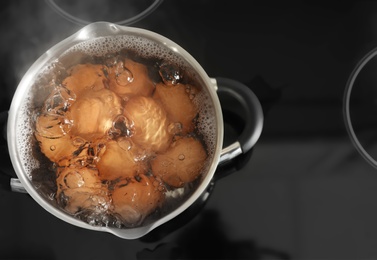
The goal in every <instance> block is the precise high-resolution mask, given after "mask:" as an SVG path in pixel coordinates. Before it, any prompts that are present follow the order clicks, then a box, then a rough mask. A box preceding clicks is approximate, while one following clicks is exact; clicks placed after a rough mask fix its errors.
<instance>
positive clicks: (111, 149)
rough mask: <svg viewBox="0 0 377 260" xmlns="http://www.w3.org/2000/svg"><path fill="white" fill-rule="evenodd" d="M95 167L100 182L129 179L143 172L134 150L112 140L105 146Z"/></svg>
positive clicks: (141, 164) (143, 167)
mask: <svg viewBox="0 0 377 260" xmlns="http://www.w3.org/2000/svg"><path fill="white" fill-rule="evenodd" d="M96 166H97V168H98V171H99V176H100V178H101V179H102V180H116V179H122V178H126V177H130V178H131V177H133V176H135V175H137V174H140V173H144V171H145V166H144V164H143V162H142V161H138V160H137V155H136V154H135V153H134V148H132V147H130V148H129V149H127V148H125V147H123V146H122V145H120V144H119V143H118V142H117V141H114V140H111V141H108V142H107V143H106V144H105V147H104V149H103V154H102V155H101V156H100V158H99V160H98V162H97V164H96Z"/></svg>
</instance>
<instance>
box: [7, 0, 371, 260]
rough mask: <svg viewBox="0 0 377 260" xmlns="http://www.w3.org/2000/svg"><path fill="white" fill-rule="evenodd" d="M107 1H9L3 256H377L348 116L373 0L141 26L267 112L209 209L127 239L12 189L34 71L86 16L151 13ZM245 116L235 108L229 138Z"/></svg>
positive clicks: (240, 11)
mask: <svg viewBox="0 0 377 260" xmlns="http://www.w3.org/2000/svg"><path fill="white" fill-rule="evenodd" d="M51 2H53V3H56V4H60V5H61V6H64V10H65V11H66V12H67V13H68V14H71V15H72V16H74V17H76V18H77V17H78V18H79V22H78V21H77V20H74V19H69V17H67V16H64V15H62V14H61V13H58V12H56V9H54V8H53V6H52V5H51ZM150 2H153V1H150ZM97 3H98V4H91V3H89V1H65V2H63V1H57V0H55V1H42V0H39V1H27V0H12V1H3V2H2V5H1V7H0V20H1V23H0V33H1V40H0V58H1V62H0V87H1V92H0V112H1V114H0V121H1V124H2V128H3V129H2V130H3V131H2V135H1V150H0V155H1V158H2V159H1V163H2V164H1V165H2V166H1V167H0V168H1V173H2V174H1V180H5V181H4V182H2V186H1V189H0V208H1V213H0V259H109V260H110V259H374V258H377V250H376V245H377V224H376V221H375V219H376V217H377V208H376V203H375V198H376V197H377V196H376V195H377V174H376V170H375V169H374V168H373V167H371V166H370V165H368V163H367V162H365V161H364V160H363V158H362V157H361V156H360V155H359V154H358V153H357V151H356V149H354V147H353V146H352V143H351V142H350V140H349V137H348V135H347V132H346V130H345V127H344V123H343V114H342V99H343V91H344V88H345V85H346V82H347V80H348V77H349V75H350V73H351V72H352V70H353V68H354V67H355V66H356V64H357V62H358V61H359V60H360V59H361V58H362V57H363V56H364V55H365V54H366V53H367V52H368V51H370V50H371V49H373V48H374V47H375V46H377V33H376V21H377V20H376V19H377V4H376V3H374V2H370V1H351V2H349V1H348V2H345V3H340V2H334V3H328V2H327V3H323V4H321V3H297V2H295V3H291V2H286V1H284V2H279V1H276V2H270V1H269V2H255V1H252V2H248V1H237V0H236V1H215V0H213V1H211V0H197V1H188V0H182V1H174V0H164V1H161V2H160V4H158V5H157V6H156V7H155V8H154V9H153V10H151V13H150V14H148V15H144V16H141V18H140V19H138V20H135V21H132V24H131V25H130V26H135V27H140V28H144V29H148V30H151V31H155V32H157V33H159V34H162V35H164V36H166V37H168V38H170V39H171V40H173V41H174V42H176V43H178V44H179V45H181V46H182V47H183V48H184V49H186V50H187V51H188V52H189V53H190V54H191V55H192V56H193V57H194V58H195V59H196V60H197V61H198V62H199V63H200V64H201V65H202V66H203V68H204V69H205V70H206V72H207V73H208V75H209V76H210V77H227V78H231V79H235V80H238V81H240V82H242V83H244V84H246V85H247V86H248V87H250V89H252V90H253V91H254V93H255V94H256V95H257V97H258V98H259V100H260V101H261V103H262V106H263V110H264V116H265V121H264V126H263V132H262V135H261V137H260V139H259V140H258V143H257V144H256V145H255V146H254V148H253V149H252V151H251V152H249V153H247V154H245V155H244V156H242V157H240V158H238V160H237V161H236V162H235V164H233V165H232V167H231V168H230V169H227V170H229V172H230V174H229V175H228V176H225V177H224V178H221V179H220V180H218V181H216V182H215V183H214V185H213V187H212V189H211V190H210V192H209V194H210V196H209V198H208V200H207V201H206V203H203V204H200V205H199V206H197V207H195V208H190V210H188V211H187V212H186V213H187V214H182V215H180V216H179V217H177V219H174V220H173V221H171V222H169V223H167V224H166V225H164V226H162V227H161V228H159V229H157V230H156V231H153V232H151V233H150V234H149V235H147V236H145V237H142V238H140V239H135V240H125V239H121V238H118V237H116V236H114V235H112V234H109V233H105V232H99V231H91V230H86V229H82V228H79V227H76V226H72V225H70V224H68V223H65V222H63V221H62V220H60V219H57V218H56V217H54V216H53V215H51V214H50V213H48V212H47V211H46V210H44V209H43V208H42V207H41V206H39V205H38V204H37V203H36V202H35V201H34V200H33V199H32V198H31V197H30V196H29V195H28V194H25V193H18V192H12V191H8V190H7V188H9V187H8V185H7V181H8V180H9V178H11V177H16V176H15V175H14V173H13V170H12V166H11V164H10V160H9V155H8V152H7V145H6V141H5V130H4V129H5V128H4V127H5V122H6V117H7V111H8V109H9V106H10V103H11V100H12V97H13V93H14V91H15V89H16V88H17V85H18V83H19V81H20V80H21V78H22V76H23V75H24V73H25V72H26V70H27V69H28V68H29V67H30V66H31V65H32V63H33V62H34V61H35V60H36V59H37V58H38V57H39V56H40V55H42V54H43V53H44V52H45V51H46V50H47V49H49V48H50V47H52V46H53V45H55V44H56V43H58V42H59V41H61V40H63V39H64V38H66V37H68V36H69V35H71V34H73V33H74V32H76V31H77V30H79V29H80V28H82V26H83V24H82V23H80V21H96V20H109V21H110V22H116V21H124V20H125V19H127V18H128V17H130V16H131V17H132V16H133V15H135V14H138V13H140V12H141V11H142V10H143V9H144V8H145V6H147V5H148V1H108V2H106V1H98V2H97ZM108 3H110V5H108ZM131 6H132V8H131ZM96 17H98V18H96ZM71 18H72V17H71ZM112 18H113V19H114V20H113V21H111V20H110V19H112ZM223 102H226V101H223ZM247 116H248V115H244V114H242V113H241V114H238V115H237V114H231V113H228V112H227V111H224V117H225V121H226V125H225V142H226V143H229V142H232V141H233V140H236V139H237V134H238V132H239V130H240V128H242V126H243V124H242V121H243V120H247Z"/></svg>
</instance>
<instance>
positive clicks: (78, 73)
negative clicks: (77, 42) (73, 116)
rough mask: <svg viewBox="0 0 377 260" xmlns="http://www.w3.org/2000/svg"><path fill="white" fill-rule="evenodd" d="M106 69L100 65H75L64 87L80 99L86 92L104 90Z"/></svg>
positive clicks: (65, 80)
mask: <svg viewBox="0 0 377 260" xmlns="http://www.w3.org/2000/svg"><path fill="white" fill-rule="evenodd" d="M104 69H105V67H104V66H103V65H99V64H91V63H87V64H78V65H75V66H74V67H72V68H71V69H70V71H69V73H70V76H68V77H67V78H65V79H64V80H63V85H64V86H65V87H66V88H67V89H69V90H70V91H72V92H73V93H74V94H75V95H76V97H77V98H79V97H80V95H81V94H82V93H83V92H85V91H88V90H99V89H102V88H104V81H105V80H106V77H105V74H104Z"/></svg>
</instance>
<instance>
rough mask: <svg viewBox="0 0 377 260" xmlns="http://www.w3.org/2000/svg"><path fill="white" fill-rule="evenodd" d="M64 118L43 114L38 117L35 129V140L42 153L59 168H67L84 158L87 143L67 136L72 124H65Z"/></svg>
mask: <svg viewBox="0 0 377 260" xmlns="http://www.w3.org/2000/svg"><path fill="white" fill-rule="evenodd" d="M65 121H66V120H65V118H64V117H63V116H55V115H48V114H41V115H39V116H38V118H37V120H36V123H35V127H36V132H35V138H36V139H37V141H38V143H39V147H40V148H41V152H42V153H43V154H44V155H45V156H46V157H47V158H49V159H50V160H51V161H52V162H55V163H57V164H58V165H59V166H67V165H69V163H70V161H71V160H72V159H74V158H78V157H79V156H82V155H83V154H84V153H85V152H86V151H85V148H84V146H85V142H81V143H78V142H74V140H73V138H72V137H71V136H70V135H69V134H67V132H69V131H70V127H71V126H70V123H67V124H65Z"/></svg>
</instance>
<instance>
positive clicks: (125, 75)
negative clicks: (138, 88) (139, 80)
mask: <svg viewBox="0 0 377 260" xmlns="http://www.w3.org/2000/svg"><path fill="white" fill-rule="evenodd" d="M115 78H116V82H117V83H118V84H119V85H121V86H127V85H128V84H130V83H131V82H132V81H134V76H133V74H132V72H131V71H129V70H128V69H124V70H123V71H122V72H121V73H118V74H116V76H115Z"/></svg>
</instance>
